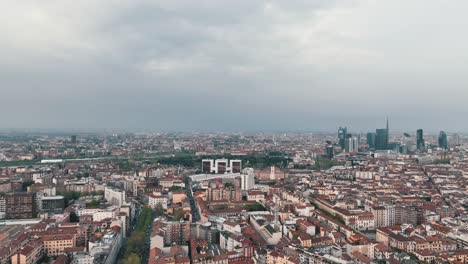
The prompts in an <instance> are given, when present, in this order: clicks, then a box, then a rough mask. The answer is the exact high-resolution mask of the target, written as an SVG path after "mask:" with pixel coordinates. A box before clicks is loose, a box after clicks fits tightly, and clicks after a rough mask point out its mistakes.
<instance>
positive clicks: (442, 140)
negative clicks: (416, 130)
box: [439, 131, 448, 149]
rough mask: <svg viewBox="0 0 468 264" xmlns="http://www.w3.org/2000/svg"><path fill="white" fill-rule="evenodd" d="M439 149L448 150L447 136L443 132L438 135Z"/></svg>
mask: <svg viewBox="0 0 468 264" xmlns="http://www.w3.org/2000/svg"><path fill="white" fill-rule="evenodd" d="M439 147H440V148H444V149H446V148H448V140H447V134H446V133H445V132H444V131H440V133H439Z"/></svg>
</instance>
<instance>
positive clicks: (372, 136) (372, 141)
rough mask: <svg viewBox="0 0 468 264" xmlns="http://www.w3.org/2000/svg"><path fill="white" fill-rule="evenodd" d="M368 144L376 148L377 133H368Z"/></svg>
mask: <svg viewBox="0 0 468 264" xmlns="http://www.w3.org/2000/svg"><path fill="white" fill-rule="evenodd" d="M367 145H369V148H371V149H373V148H375V133H373V132H369V133H367Z"/></svg>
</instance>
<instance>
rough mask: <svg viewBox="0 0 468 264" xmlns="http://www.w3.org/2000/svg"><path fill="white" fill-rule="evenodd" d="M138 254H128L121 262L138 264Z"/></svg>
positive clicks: (139, 261)
mask: <svg viewBox="0 0 468 264" xmlns="http://www.w3.org/2000/svg"><path fill="white" fill-rule="evenodd" d="M140 263H141V260H140V256H139V255H138V254H136V253H132V254H130V256H128V257H127V258H125V260H124V261H123V264H140Z"/></svg>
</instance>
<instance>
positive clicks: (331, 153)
mask: <svg viewBox="0 0 468 264" xmlns="http://www.w3.org/2000/svg"><path fill="white" fill-rule="evenodd" d="M326 151H327V158H328V159H333V157H334V156H335V153H334V152H335V150H334V148H333V145H332V144H328V145H327V147H326Z"/></svg>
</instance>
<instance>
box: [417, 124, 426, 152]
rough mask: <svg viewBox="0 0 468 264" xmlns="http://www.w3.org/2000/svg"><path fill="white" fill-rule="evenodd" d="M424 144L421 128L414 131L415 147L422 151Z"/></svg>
mask: <svg viewBox="0 0 468 264" xmlns="http://www.w3.org/2000/svg"><path fill="white" fill-rule="evenodd" d="M425 146H426V144H425V143H424V134H423V130H422V129H418V130H417V131H416V147H417V148H418V150H419V151H423V150H424V148H425Z"/></svg>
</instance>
